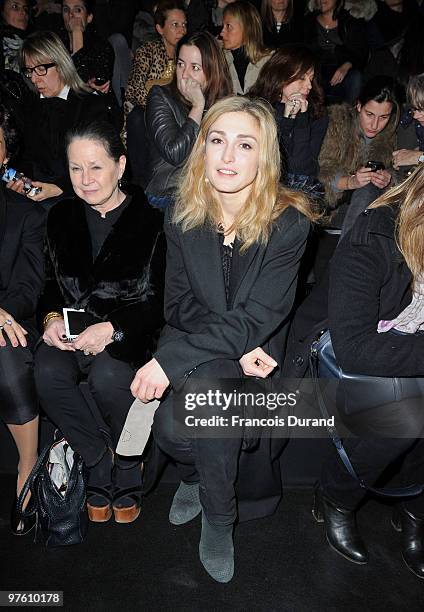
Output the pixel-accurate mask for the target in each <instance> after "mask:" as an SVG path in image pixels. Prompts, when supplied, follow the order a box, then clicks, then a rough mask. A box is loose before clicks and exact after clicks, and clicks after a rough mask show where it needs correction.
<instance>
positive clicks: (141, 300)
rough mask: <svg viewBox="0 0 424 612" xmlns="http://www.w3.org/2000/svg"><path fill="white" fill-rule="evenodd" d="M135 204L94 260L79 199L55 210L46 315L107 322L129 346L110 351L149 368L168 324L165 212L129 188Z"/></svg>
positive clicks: (117, 345) (52, 213)
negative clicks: (81, 315)
mask: <svg viewBox="0 0 424 612" xmlns="http://www.w3.org/2000/svg"><path fill="white" fill-rule="evenodd" d="M126 191H128V192H129V194H131V195H132V199H131V202H130V203H129V205H128V206H127V208H126V209H125V210H124V211H123V212H122V214H121V216H120V217H119V219H118V220H117V221H116V223H115V225H114V226H113V229H112V231H111V232H110V234H109V235H108V236H107V237H106V240H105V242H104V243H103V246H102V248H101V250H100V252H99V254H98V256H97V258H96V259H95V261H94V262H93V257H92V246H91V237H90V234H89V229H88V224H87V220H86V215H85V207H86V206H88V205H87V204H86V203H85V202H83V201H82V200H80V199H79V198H76V197H75V198H73V199H70V200H62V201H60V202H59V203H58V204H56V205H55V206H54V207H53V208H52V209H51V211H50V213H49V217H48V221H47V247H48V258H49V262H48V263H49V264H50V268H52V269H53V270H54V277H53V278H51V279H50V280H49V282H48V283H47V287H46V293H45V295H44V296H43V304H44V305H45V311H49V310H59V311H60V309H61V308H63V307H64V306H67V307H71V308H83V309H84V310H85V311H86V312H87V313H88V314H90V315H92V316H93V317H94V318H95V319H96V320H97V321H98V322H100V321H110V322H111V323H112V325H113V327H114V329H115V330H122V331H123V332H124V340H123V341H121V342H113V343H112V344H109V345H108V346H107V347H106V350H107V351H108V352H109V353H110V354H111V355H112V356H113V357H115V358H116V359H121V360H122V361H127V362H130V363H135V364H138V363H145V361H146V360H148V359H150V356H151V352H152V350H153V349H154V346H155V344H156V342H155V340H156V339H157V336H158V334H159V331H160V329H161V326H162V324H163V281H164V276H165V272H164V271H165V251H166V247H165V236H164V234H163V231H162V225H163V221H162V214H161V213H160V212H159V211H158V210H156V209H153V208H151V207H150V206H149V205H148V204H147V201H146V197H145V195H144V193H143V191H142V190H141V189H138V188H128V190H126Z"/></svg>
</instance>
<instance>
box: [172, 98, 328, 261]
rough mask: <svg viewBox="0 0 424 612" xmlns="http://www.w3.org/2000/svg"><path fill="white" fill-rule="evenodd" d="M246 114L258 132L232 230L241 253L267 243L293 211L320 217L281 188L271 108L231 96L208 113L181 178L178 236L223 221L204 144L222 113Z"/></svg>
mask: <svg viewBox="0 0 424 612" xmlns="http://www.w3.org/2000/svg"><path fill="white" fill-rule="evenodd" d="M240 112H241V113H247V114H248V115H250V116H251V117H253V118H254V119H255V121H256V122H257V125H258V128H259V143H258V146H259V147H260V155H259V166H258V172H257V175H256V178H255V180H254V182H253V184H252V189H251V191H250V194H249V196H248V197H247V200H246V202H245V205H244V206H243V208H242V210H241V211H240V212H239V214H238V215H237V217H236V219H235V221H234V224H233V226H232V228H233V229H234V230H235V232H236V236H237V238H238V239H239V240H240V241H241V243H242V247H241V251H245V250H246V249H248V248H249V247H250V246H251V245H252V244H254V243H261V244H266V243H267V242H268V238H269V235H270V232H271V229H272V225H273V222H274V221H275V220H276V219H277V218H278V217H279V216H280V215H281V213H282V212H283V211H284V210H285V209H286V208H288V207H289V206H293V207H294V208H296V209H298V210H299V211H300V212H301V213H303V214H304V215H305V216H306V217H307V218H308V219H310V220H311V221H315V220H316V219H317V217H318V215H316V214H315V213H313V212H312V208H311V206H310V203H309V201H308V199H307V198H306V196H305V195H304V194H302V193H301V192H295V191H291V190H289V189H286V188H285V187H282V186H281V185H279V177H280V151H279V146H278V137H277V126H276V123H275V120H274V115H273V111H272V107H271V106H270V105H269V104H268V103H267V102H265V101H263V100H257V99H249V98H245V97H242V96H231V97H228V98H223V99H222V100H219V101H218V102H216V103H215V104H214V105H213V106H212V107H211V108H210V109H209V111H208V112H207V113H206V115H205V117H204V119H203V121H202V124H201V126H200V132H199V135H198V137H197V140H196V142H195V144H194V147H193V149H192V151H191V154H190V156H189V158H188V160H187V162H186V164H185V166H184V169H183V171H182V174H181V178H180V183H179V189H178V193H177V198H176V205H175V208H174V213H173V219H172V220H173V222H174V223H177V224H180V225H181V228H182V231H183V232H186V231H188V230H191V229H194V228H195V227H199V226H203V225H205V224H209V225H210V227H213V228H217V227H218V225H219V224H220V223H221V222H222V211H221V205H220V203H219V201H218V198H217V196H216V191H215V189H214V188H213V187H212V185H211V183H210V182H209V181H207V180H206V169H205V145H206V139H207V136H208V133H209V131H210V129H211V127H212V126H213V124H214V123H215V122H216V121H217V120H218V119H219V118H220V117H221V116H222V115H224V114H226V113H240Z"/></svg>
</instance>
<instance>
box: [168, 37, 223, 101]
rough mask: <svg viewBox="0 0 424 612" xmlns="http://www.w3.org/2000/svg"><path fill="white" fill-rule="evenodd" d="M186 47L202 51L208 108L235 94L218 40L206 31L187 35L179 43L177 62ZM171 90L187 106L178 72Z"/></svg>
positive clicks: (175, 73) (175, 74)
mask: <svg viewBox="0 0 424 612" xmlns="http://www.w3.org/2000/svg"><path fill="white" fill-rule="evenodd" d="M184 45H186V46H189V47H197V48H198V49H199V51H200V55H201V57H202V68H203V72H204V74H205V78H206V87H205V91H204V92H203V94H204V96H205V106H206V108H207V109H208V108H210V107H211V106H212V104H214V103H215V102H216V101H217V100H220V99H221V98H225V96H230V95H231V94H232V93H233V83H232V80H231V75H230V70H229V68H228V64H227V60H226V59H225V55H224V52H223V50H222V49H221V47H220V45H219V43H218V41H217V40H216V38H215V37H214V36H212V34H210V33H209V32H206V31H203V32H197V33H196V34H191V35H188V34H186V35H185V36H184V37H183V38H181V40H179V41H178V45H177V50H176V58H177V62H178V56H179V53H180V50H181V47H183V46H184ZM171 89H172V92H173V95H174V96H176V97H178V98H179V99H180V100H181V101H182V102H183V103H184V104H185V105H187V101H186V100H185V98H183V96H182V95H181V93H180V91H179V90H178V87H177V71H176V70H175V72H174V76H173V79H172V82H171Z"/></svg>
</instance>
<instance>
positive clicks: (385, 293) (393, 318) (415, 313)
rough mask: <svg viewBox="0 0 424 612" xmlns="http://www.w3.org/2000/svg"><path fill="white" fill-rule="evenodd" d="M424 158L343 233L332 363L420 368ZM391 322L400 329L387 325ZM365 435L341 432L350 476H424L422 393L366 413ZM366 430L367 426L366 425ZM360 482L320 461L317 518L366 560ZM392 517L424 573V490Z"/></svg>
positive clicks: (336, 543)
mask: <svg viewBox="0 0 424 612" xmlns="http://www.w3.org/2000/svg"><path fill="white" fill-rule="evenodd" d="M423 202H424V166H423V167H421V168H418V169H417V170H416V171H415V172H414V174H412V175H411V176H410V177H409V178H408V179H407V180H406V181H405V182H404V183H402V184H401V185H399V186H397V187H394V188H392V189H391V190H389V191H388V192H386V193H385V194H383V195H382V196H381V197H380V198H378V199H377V200H376V201H375V202H374V203H373V204H372V205H371V206H370V207H369V208H368V209H367V210H366V211H365V212H364V213H362V214H361V215H360V216H359V217H358V219H357V220H356V222H355V225H354V226H353V228H352V230H351V231H350V233H349V234H347V235H346V237H345V238H344V239H343V240H341V242H340V244H339V246H338V248H337V251H336V256H335V257H334V258H333V260H332V265H331V276H330V291H329V299H328V301H329V329H330V332H331V339H332V342H333V347H334V352H335V355H336V359H337V362H338V364H339V365H340V366H341V367H342V369H343V370H344V371H345V372H351V373H357V374H365V375H369V376H386V377H392V376H399V377H423V376H424V335H417V334H416V333H415V332H417V331H419V330H422V329H424V306H423V299H422V296H423V293H424V258H423V253H424V212H423ZM392 329H394V330H397V331H398V332H400V334H398V333H397V334H393V333H390V334H389V333H387V332H388V331H389V330H392ZM367 419H368V420H367V423H366V430H367V435H366V437H360V436H359V437H355V438H351V439H347V440H345V447H346V450H347V452H348V454H349V457H350V460H351V462H352V464H353V465H354V466H355V469H356V471H357V474H358V476H359V477H360V478H363V479H364V480H365V481H366V482H367V483H369V484H370V485H372V484H373V483H375V482H376V481H377V479H378V478H379V477H380V476H381V474H382V473H383V471H384V470H385V469H386V468H387V467H388V466H389V465H390V464H392V463H393V462H395V461H396V460H399V459H400V458H403V464H402V468H401V478H402V482H403V483H404V484H405V485H407V484H412V483H416V484H421V483H423V482H424V441H423V428H424V415H423V411H422V397H418V398H412V399H409V400H407V399H405V400H402V402H400V401H398V402H394V403H392V404H388V405H384V406H382V407H381V410H380V407H378V408H376V409H374V410H369V411H367ZM368 429H369V431H370V433H368ZM365 494H366V490H365V489H363V488H362V487H361V486H360V485H359V483H358V481H357V480H355V479H354V478H352V476H351V475H350V474H349V473H348V472H347V471H346V469H345V467H344V465H343V463H342V462H341V461H340V460H339V459H338V458H337V457H335V456H334V455H332V456H330V457H329V458H328V460H327V461H326V462H325V463H324V466H323V469H322V472H321V479H320V483H319V486H318V488H317V490H316V498H315V507H314V516H315V518H316V519H317V521H318V522H324V523H325V530H326V535H327V540H328V542H329V544H330V545H331V547H332V548H333V550H335V551H336V552H338V553H339V554H341V555H342V556H343V557H345V558H346V559H347V560H349V561H352V562H353V563H358V564H364V563H367V561H368V557H369V555H368V551H367V548H366V546H365V543H364V542H363V540H362V539H361V537H360V534H359V533H358V529H357V526H356V516H355V514H356V510H357V508H358V507H359V505H360V504H361V503H362V502H363V500H364V497H365ZM399 501H401V502H402V503H400V504H399V507H398V513H397V514H398V515H397V517H396V518H395V520H393V526H394V527H395V529H396V530H397V531H402V557H403V560H404V562H405V564H406V566H407V567H408V569H409V570H410V571H411V572H413V573H414V574H415V575H416V576H418V577H419V578H424V495H418V496H416V497H413V498H408V499H407V500H402V499H400V500H399Z"/></svg>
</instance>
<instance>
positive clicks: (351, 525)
mask: <svg viewBox="0 0 424 612" xmlns="http://www.w3.org/2000/svg"><path fill="white" fill-rule="evenodd" d="M312 515H313V517H314V518H315V520H316V521H317V523H324V524H325V534H326V537H327V542H328V543H329V545H330V546H331V548H332V549H333V550H335V551H336V552H337V553H339V554H340V555H342V556H343V557H344V558H345V559H347V560H348V561H352V563H358V564H360V565H363V564H365V563H368V551H367V549H366V547H365V544H364V543H363V541H362V538H361V536H360V535H359V532H358V528H357V525H356V516H355V512H354V511H353V510H348V509H347V508H343V507H341V506H340V505H338V504H337V505H336V504H335V503H334V502H332V501H330V500H329V499H328V498H327V497H325V495H324V493H323V491H322V489H321V487H319V486H317V487H315V495H314V506H313V509H312Z"/></svg>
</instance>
